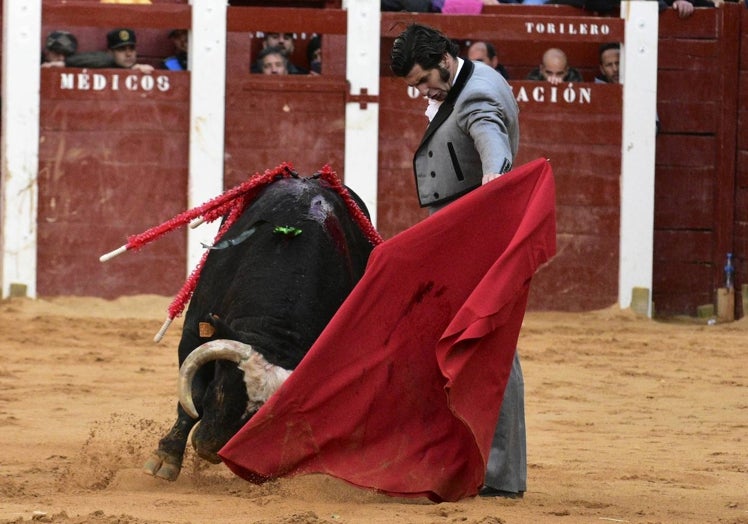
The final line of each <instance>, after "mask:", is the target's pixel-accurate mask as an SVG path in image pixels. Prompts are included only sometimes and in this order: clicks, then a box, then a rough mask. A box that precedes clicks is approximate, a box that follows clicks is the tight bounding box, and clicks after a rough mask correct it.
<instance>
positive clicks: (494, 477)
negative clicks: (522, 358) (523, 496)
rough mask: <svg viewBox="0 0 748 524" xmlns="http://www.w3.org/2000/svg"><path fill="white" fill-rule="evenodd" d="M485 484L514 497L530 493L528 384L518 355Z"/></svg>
mask: <svg viewBox="0 0 748 524" xmlns="http://www.w3.org/2000/svg"><path fill="white" fill-rule="evenodd" d="M484 484H485V485H486V486H489V487H491V488H494V489H500V490H502V491H510V492H512V493H518V492H521V491H522V492H524V491H525V490H527V443H526V440H525V381H524V379H523V377H522V367H521V366H520V363H519V351H516V352H515V353H514V362H513V364H512V371H511V373H510V374H509V380H508V381H507V384H506V390H504V401H503V402H502V403H501V411H500V412H499V422H498V423H497V424H496V431H495V433H494V435H493V441H492V442H491V452H490V453H489V455H488V464H487V466H486V478H485V480H484Z"/></svg>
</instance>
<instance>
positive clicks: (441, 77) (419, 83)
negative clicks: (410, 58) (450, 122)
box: [405, 54, 457, 102]
mask: <svg viewBox="0 0 748 524" xmlns="http://www.w3.org/2000/svg"><path fill="white" fill-rule="evenodd" d="M456 71H457V62H456V61H455V59H454V58H452V56H450V55H449V54H445V55H444V57H442V61H441V63H440V64H439V65H438V66H437V67H432V68H430V69H424V68H423V67H421V66H420V65H419V64H415V65H414V66H413V69H411V70H410V72H409V73H408V74H407V76H405V82H406V83H407V84H408V85H409V86H411V87H415V88H416V89H418V92H419V93H421V95H423V96H425V97H428V98H430V99H432V100H436V101H438V102H442V101H443V100H444V99H445V98H447V94H448V93H449V90H450V89H451V88H452V81H453V79H454V76H455V73H456Z"/></svg>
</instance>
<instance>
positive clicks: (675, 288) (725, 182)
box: [37, 0, 748, 314]
mask: <svg viewBox="0 0 748 524" xmlns="http://www.w3.org/2000/svg"><path fill="white" fill-rule="evenodd" d="M91 4H92V2H86V1H84V0H79V1H77V2H68V3H66V4H64V6H66V7H64V8H63V4H55V5H54V6H52V7H50V6H49V5H48V3H47V2H45V4H44V11H43V23H44V27H45V29H50V30H51V29H52V28H56V27H82V25H81V24H90V26H88V25H86V26H85V27H93V28H99V30H101V31H102V34H103V32H105V31H106V29H107V28H108V27H111V26H114V25H117V26H119V25H130V26H132V27H133V28H134V29H136V31H139V36H140V34H141V33H140V31H144V32H143V33H142V34H143V35H146V34H148V31H155V32H157V33H154V34H159V35H162V34H164V33H165V32H167V31H168V29H169V28H171V27H173V26H189V24H191V20H190V18H189V6H187V5H186V4H184V3H180V2H176V1H175V2H173V3H172V2H168V1H164V2H159V5H153V6H132V5H131V6H126V8H127V9H126V10H123V9H122V8H123V7H124V6H118V5H109V4H100V5H97V7H96V9H95V10H94V9H91ZM86 5H87V6H88V7H85V6H86ZM84 7H85V9H84ZM739 8H740V7H739V6H731V5H725V6H723V7H722V8H721V9H713V10H697V13H696V14H694V16H693V17H691V18H690V19H687V20H680V19H677V17H675V15H674V13H670V12H666V13H662V14H661V17H660V31H661V40H660V46H659V60H660V70H659V73H658V83H659V89H658V93H659V95H658V114H659V117H660V120H661V123H662V131H661V133H660V136H659V137H658V139H657V173H656V176H657V180H656V182H657V184H656V210H655V211H656V217H655V220H656V222H655V226H656V232H655V281H654V298H655V303H656V304H655V306H656V310H657V312H658V313H664V314H670V313H688V314H693V313H694V312H695V308H696V306H697V305H699V304H703V303H710V302H712V301H713V292H714V289H715V287H717V286H718V285H719V284H720V283H721V280H720V277H721V266H722V264H723V261H724V255H725V252H726V251H727V250H728V249H733V250H734V252H735V253H736V262H737V265H738V273H737V281H738V283H740V282H745V277H744V276H741V275H745V274H746V271H748V267H746V253H747V252H748V246H746V244H748V211H747V210H748V167H747V166H748V131H747V130H746V129H748V127H747V126H746V125H745V122H746V117H748V114H746V111H748V110H747V109H746V108H748V51H746V49H748V45H743V44H746V36H745V35H743V36H741V38H740V39H737V38H732V37H731V35H736V34H738V33H739V30H740V27H739V26H740V24H741V23H742V24H743V32H746V29H745V28H746V27H748V21H746V14H745V11H742V12H739V11H738V10H737V9H739ZM171 9H174V11H170V10H171ZM514 9H517V8H516V7H515V8H514ZM521 9H522V12H521V14H516V15H515V14H513V15H512V16H510V17H506V16H500V17H499V15H481V16H478V17H462V16H454V17H453V16H440V15H413V14H408V13H385V14H383V17H382V18H383V23H382V29H383V39H382V51H383V52H382V65H381V71H382V75H383V77H382V78H381V84H380V96H379V101H380V125H381V131H380V157H379V165H380V170H379V171H380V174H379V209H378V216H379V226H380V229H381V231H382V233H383V234H384V236H385V237H389V236H392V235H394V234H396V233H398V232H399V231H401V230H403V229H404V228H406V227H408V226H409V225H411V224H413V223H415V222H417V221H419V220H421V219H422V218H423V217H424V216H425V214H424V212H423V210H421V209H420V208H418V207H417V204H416V198H415V188H414V184H413V174H412V165H411V161H412V158H411V155H412V152H413V151H414V149H415V146H416V144H417V143H418V141H419V140H420V138H421V135H422V132H423V129H424V127H425V124H426V121H425V117H424V116H423V109H424V102H423V101H422V100H419V99H413V98H410V96H409V95H408V93H407V91H406V89H405V85H404V84H403V83H402V81H401V80H400V79H397V78H393V77H392V76H390V73H389V71H388V67H387V62H388V56H389V49H390V46H391V42H392V39H393V37H394V35H396V34H397V33H399V32H400V31H401V30H402V28H403V27H404V25H405V24H406V23H408V22H409V21H411V20H419V21H422V22H424V23H429V24H430V25H435V26H437V27H440V28H441V29H442V30H444V31H445V32H447V34H450V36H453V37H455V38H458V39H461V40H462V41H463V42H467V41H468V40H471V39H472V40H475V39H487V40H490V41H492V42H494V43H495V44H497V45H498V47H499V50H500V53H501V57H502V61H503V62H504V63H505V64H507V65H508V66H509V67H510V68H513V71H514V72H516V73H517V77H516V79H513V81H512V85H513V88H514V90H515V93H516V94H517V96H518V98H519V99H520V106H521V116H520V118H521V127H522V130H521V144H520V154H519V157H518V159H517V163H522V162H525V161H528V160H530V159H532V158H535V157H538V156H545V157H549V158H550V160H551V162H552V164H553V167H554V172H555V175H556V182H557V189H558V224H559V255H558V256H557V257H556V259H555V260H554V261H553V262H552V263H551V264H550V265H548V266H547V267H546V268H544V269H543V270H542V271H541V272H540V273H539V274H538V275H537V277H536V279H535V281H534V283H533V293H532V296H531V303H530V307H531V308H534V309H538V308H546V309H560V310H579V309H590V308H597V307H606V306H608V305H610V304H612V303H614V302H615V301H616V299H617V267H618V227H619V223H618V208H619V188H618V183H619V176H620V147H621V144H620V135H621V134H620V125H621V122H620V114H621V111H620V104H621V86H617V85H597V84H592V83H582V84H579V85H576V86H573V88H572V89H571V90H570V91H569V92H570V93H572V94H573V95H574V99H573V101H571V102H567V101H566V100H565V99H564V98H563V92H562V91H557V92H556V93H555V94H552V93H551V92H550V91H549V89H550V87H549V86H548V85H546V84H544V83H529V82H524V81H522V80H521V74H522V72H523V71H525V70H529V68H531V67H534V66H535V65H537V62H538V61H539V53H540V52H542V50H543V49H544V48H545V47H548V46H549V45H559V46H561V47H563V48H564V49H565V50H567V53H568V54H569V55H570V57H571V58H572V63H573V65H575V66H577V67H579V68H582V69H584V70H585V71H587V72H588V73H590V74H591V73H592V72H594V68H595V67H596V63H597V45H598V44H599V43H600V42H603V41H610V40H623V25H622V24H623V22H622V21H621V20H619V19H617V18H605V19H604V22H603V21H601V20H603V19H599V18H594V17H589V16H578V15H573V14H568V15H564V16H562V14H561V13H562V12H563V11H564V9H557V8H556V7H554V8H551V7H550V6H543V7H540V8H533V7H530V6H521ZM539 9H543V10H544V11H539V13H538V14H537V16H536V14H535V13H536V10H539ZM87 10H90V11H92V12H95V13H96V15H91V14H86V11H87ZM565 10H566V11H569V9H568V8H565ZM125 11H126V12H127V13H128V14H127V15H123V16H125V18H122V17H120V16H119V15H121V14H122V13H124V12H125ZM277 11H278V9H267V8H266V9H261V8H254V7H230V8H229V18H228V27H229V35H228V55H227V56H228V62H229V63H228V78H227V119H226V123H227V132H226V133H227V134H226V153H227V154H226V164H225V165H226V175H227V176H226V185H227V186H230V185H234V184H235V183H237V182H239V181H241V180H243V179H244V177H246V175H247V174H249V173H251V172H255V171H258V170H264V169H266V168H272V167H274V166H275V165H276V164H277V163H279V162H281V161H291V162H293V163H295V164H296V167H297V169H298V170H299V171H300V172H301V173H302V174H308V173H311V172H313V171H315V170H317V169H319V167H321V166H322V164H324V163H330V164H331V165H332V166H333V168H334V169H336V170H337V171H338V172H339V173H340V174H341V175H344V173H343V172H342V171H343V165H342V164H343V158H342V154H343V140H344V127H343V126H344V120H343V118H344V111H345V103H346V101H347V100H349V99H350V98H349V96H350V95H349V94H348V86H347V83H346V81H345V76H344V72H345V36H344V34H345V31H346V29H345V13H344V12H343V11H341V10H338V9H332V10H322V9H317V10H312V9H297V8H283V10H282V13H283V16H282V17H279V16H278V12H277ZM312 11H316V12H317V13H316V15H312V14H311V12H312ZM551 11H552V14H550V15H549V14H543V13H549V12H551ZM572 11H573V12H574V13H578V11H576V10H573V9H572ZM164 13H169V16H164V15H163V14H164ZM71 14H74V15H75V16H72V15H71ZM523 15H527V16H523ZM73 20H74V23H73ZM499 20H501V23H500V24H499V23H498V21H499ZM551 23H554V24H556V27H560V26H558V24H561V23H565V24H572V23H573V24H577V25H576V26H575V27H577V28H579V27H581V26H580V25H578V24H585V23H586V24H593V23H594V24H598V25H597V27H598V29H597V33H596V34H595V35H589V34H588V35H585V38H584V39H582V38H580V39H579V40H578V41H571V42H563V41H562V40H561V39H555V38H556V37H552V38H548V36H549V35H547V34H542V35H540V34H537V31H538V28H539V26H538V25H537V24H545V25H544V27H545V28H546V29H544V31H546V33H547V27H548V24H551ZM603 23H605V24H607V29H605V30H604V31H601V30H600V27H601V25H600V24H603ZM527 24H536V25H530V26H528V25H527ZM564 27H566V28H567V29H568V28H569V27H571V26H569V25H566V26H564ZM567 29H565V30H567ZM268 30H279V31H293V32H307V33H309V32H320V33H323V34H324V35H325V45H324V47H323V53H324V65H323V68H324V69H323V72H324V73H325V74H324V75H323V76H321V77H287V78H282V79H277V78H275V79H269V78H264V77H260V76H259V75H254V76H253V75H250V74H249V73H248V72H247V69H248V64H249V59H250V54H251V53H250V50H251V41H250V39H249V38H248V34H249V33H250V32H252V31H268ZM527 31H536V33H531V34H529V35H528V33H527ZM144 38H145V37H144ZM738 51H741V52H740V53H739V52H738ZM738 57H739V58H738ZM510 70H511V69H510ZM78 73H80V71H75V70H59V71H49V70H46V71H42V113H41V136H40V140H41V148H40V177H39V182H40V183H39V188H40V193H39V195H40V199H39V212H40V213H39V281H38V285H37V287H38V292H39V294H40V295H56V294H91V295H99V296H117V295H120V294H129V293H142V292H153V293H161V294H167V295H169V294H172V293H173V292H174V290H175V289H177V288H178V287H179V285H180V284H181V282H182V279H183V277H184V274H183V273H182V272H181V270H182V268H183V267H184V264H185V260H184V258H185V255H184V250H185V238H184V234H183V233H176V234H173V235H172V237H171V238H168V237H167V239H164V240H162V241H160V242H158V243H157V244H156V245H153V246H149V247H148V248H147V250H144V251H143V252H142V253H139V254H130V255H127V256H123V257H118V258H117V259H115V260H113V261H111V262H109V263H108V264H100V263H99V262H98V258H97V257H98V255H100V254H102V253H104V252H106V251H109V250H111V249H113V248H114V247H117V246H118V245H121V244H122V243H124V241H125V239H126V236H127V235H128V234H131V233H137V232H140V231H142V230H143V229H145V228H147V227H149V226H152V225H154V224H156V223H158V222H160V221H161V220H163V219H165V218H169V217H171V216H172V215H174V214H176V213H177V212H179V211H181V210H183V209H184V207H185V206H186V196H185V191H186V183H187V181H186V177H187V164H186V163H187V153H186V152H187V147H188V145H187V139H188V137H187V134H188V128H189V122H188V115H189V107H188V105H189V96H188V90H189V73H163V74H159V75H156V77H154V78H158V77H164V78H166V79H168V85H169V89H167V90H163V91H161V90H158V88H157V84H156V83H155V82H154V83H153V84H152V85H146V84H143V82H146V83H147V82H149V81H150V80H144V77H141V76H139V75H129V74H128V73H126V72H122V71H117V70H105V71H100V72H97V73H96V74H99V75H101V77H96V78H95V77H94V76H92V75H89V76H88V77H78V76H76V75H77V74H78ZM63 75H73V76H72V77H64V78H68V79H67V80H63ZM113 75H119V76H118V77H117V78H118V80H115V76H113ZM589 76H590V75H589V74H588V75H587V77H586V78H588V79H589ZM70 82H72V83H70ZM115 82H118V83H117V86H118V89H114V87H113V86H114V83H115ZM537 88H543V89H544V91H543V92H542V93H540V92H536V91H534V90H536V89H537ZM552 99H555V100H556V102H555V103H554V102H551V100H552ZM581 101H584V102H581ZM736 173H737V175H736ZM209 196H212V195H206V197H209ZM154 202H155V203H156V204H155V205H154ZM163 267H172V268H175V270H176V273H175V274H171V273H166V274H161V273H160V272H158V271H154V270H153V268H163ZM737 302H738V303H739V301H737Z"/></svg>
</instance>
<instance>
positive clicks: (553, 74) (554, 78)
mask: <svg viewBox="0 0 748 524" xmlns="http://www.w3.org/2000/svg"><path fill="white" fill-rule="evenodd" d="M527 79H528V80H540V81H542V80H545V81H546V82H550V83H551V84H560V83H561V82H583V81H584V80H582V75H581V74H580V73H579V71H577V70H576V69H574V68H573V67H569V62H568V60H567V59H566V53H564V52H563V51H561V50H560V49H558V48H555V47H551V48H550V49H548V50H547V51H546V52H545V53H543V60H542V62H541V63H540V65H539V66H538V67H536V68H535V69H533V70H532V71H531V72H530V74H529V75H527Z"/></svg>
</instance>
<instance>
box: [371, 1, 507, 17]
mask: <svg viewBox="0 0 748 524" xmlns="http://www.w3.org/2000/svg"><path fill="white" fill-rule="evenodd" d="M500 3H514V2H512V1H507V0H505V1H504V2H499V0H382V1H381V2H380V10H381V11H410V12H414V13H445V14H455V15H456V14H463V15H477V14H480V12H481V11H482V10H483V6H484V5H498V4H500Z"/></svg>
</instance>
